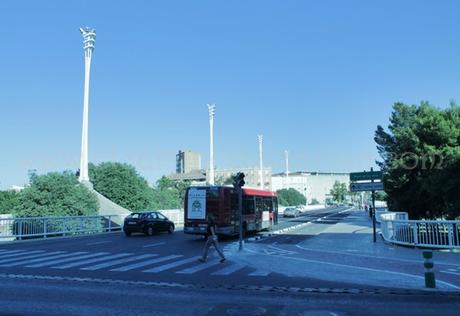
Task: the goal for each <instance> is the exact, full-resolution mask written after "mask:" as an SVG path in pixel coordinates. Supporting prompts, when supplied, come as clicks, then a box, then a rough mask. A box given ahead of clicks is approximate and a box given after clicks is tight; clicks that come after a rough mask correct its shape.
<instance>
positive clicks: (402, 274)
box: [256, 252, 460, 290]
mask: <svg viewBox="0 0 460 316" xmlns="http://www.w3.org/2000/svg"><path fill="white" fill-rule="evenodd" d="M256 253H257V252H256ZM283 257H284V258H287V259H293V260H298V261H304V262H310V263H318V264H326V265H331V266H336V267H340V268H348V269H352V270H364V271H371V272H378V273H388V274H394V275H398V276H404V277H410V278H416V279H423V280H424V279H425V278H424V277H422V276H419V275H413V274H409V273H404V272H396V271H389V270H383V269H372V268H366V267H358V266H350V265H346V264H341V263H332V262H327V261H319V260H310V259H304V258H296V257H289V256H283ZM438 283H442V284H445V285H447V286H449V287H452V288H454V289H457V290H460V287H458V286H456V285H453V284H451V283H448V282H445V281H440V280H438Z"/></svg>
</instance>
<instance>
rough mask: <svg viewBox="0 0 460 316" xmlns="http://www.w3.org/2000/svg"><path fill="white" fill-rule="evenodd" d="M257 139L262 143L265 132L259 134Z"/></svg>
mask: <svg viewBox="0 0 460 316" xmlns="http://www.w3.org/2000/svg"><path fill="white" fill-rule="evenodd" d="M257 139H258V140H259V143H261V142H262V141H263V140H264V135H263V134H259V135H257Z"/></svg>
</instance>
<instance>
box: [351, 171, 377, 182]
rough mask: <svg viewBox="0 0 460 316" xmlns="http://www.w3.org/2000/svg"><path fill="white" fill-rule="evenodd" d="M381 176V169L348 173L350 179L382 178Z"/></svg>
mask: <svg viewBox="0 0 460 316" xmlns="http://www.w3.org/2000/svg"><path fill="white" fill-rule="evenodd" d="M382 177H383V173H382V171H369V172H352V173H350V181H365V180H380V179H382Z"/></svg>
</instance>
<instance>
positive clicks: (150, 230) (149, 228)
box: [145, 226, 153, 236]
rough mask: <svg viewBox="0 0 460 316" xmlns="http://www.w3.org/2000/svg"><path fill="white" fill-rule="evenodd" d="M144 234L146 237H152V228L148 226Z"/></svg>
mask: <svg viewBox="0 0 460 316" xmlns="http://www.w3.org/2000/svg"><path fill="white" fill-rule="evenodd" d="M145 234H146V235H147V236H152V235H153V227H152V226H148V227H147V229H146V231H145Z"/></svg>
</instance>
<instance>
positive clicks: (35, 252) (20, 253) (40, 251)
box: [0, 250, 45, 262]
mask: <svg viewBox="0 0 460 316" xmlns="http://www.w3.org/2000/svg"><path fill="white" fill-rule="evenodd" d="M43 252H45V251H44V250H35V251H28V252H19V253H14V254H9V255H6V256H1V257H0V259H1V260H0V262H4V261H5V260H4V259H5V258H13V257H20V256H26V257H27V258H28V257H29V256H28V255H33V254H35V255H37V254H38V253H43ZM23 258H25V257H23ZM9 260H10V259H9ZM6 261H8V260H6Z"/></svg>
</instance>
